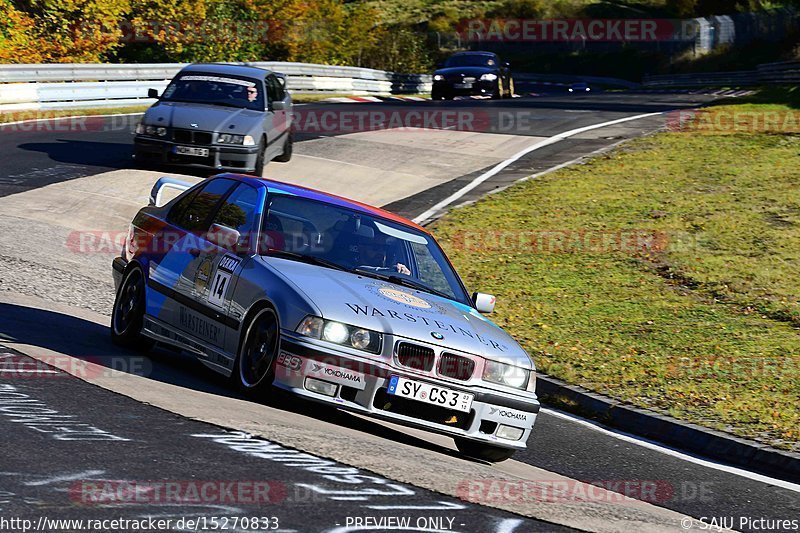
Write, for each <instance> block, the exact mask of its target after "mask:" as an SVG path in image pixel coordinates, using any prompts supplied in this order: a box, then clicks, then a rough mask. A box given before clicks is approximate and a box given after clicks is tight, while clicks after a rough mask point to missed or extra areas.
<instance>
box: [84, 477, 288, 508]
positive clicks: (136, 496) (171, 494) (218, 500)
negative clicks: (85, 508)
mask: <svg viewBox="0 0 800 533" xmlns="http://www.w3.org/2000/svg"><path fill="white" fill-rule="evenodd" d="M69 494H70V499H71V500H72V501H73V502H75V503H77V504H80V505H104V506H105V505H141V504H202V505H210V504H213V505H267V504H277V503H281V502H283V501H285V500H286V486H285V485H284V484H283V483H282V482H280V481H228V480H212V481H200V480H190V481H183V480H180V481H169V480H158V481H111V480H82V481H77V482H75V483H73V485H72V486H71V487H70V491H69Z"/></svg>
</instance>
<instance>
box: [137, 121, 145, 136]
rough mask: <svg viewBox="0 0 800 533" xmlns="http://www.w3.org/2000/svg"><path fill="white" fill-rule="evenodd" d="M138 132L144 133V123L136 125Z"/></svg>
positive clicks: (139, 133) (138, 133)
mask: <svg viewBox="0 0 800 533" xmlns="http://www.w3.org/2000/svg"><path fill="white" fill-rule="evenodd" d="M136 134H137V135H144V124H142V123H141V122H140V123H138V124H137V125H136Z"/></svg>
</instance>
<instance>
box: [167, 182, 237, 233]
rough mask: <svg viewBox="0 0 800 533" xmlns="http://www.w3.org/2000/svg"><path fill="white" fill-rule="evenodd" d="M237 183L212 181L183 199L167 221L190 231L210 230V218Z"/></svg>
mask: <svg viewBox="0 0 800 533" xmlns="http://www.w3.org/2000/svg"><path fill="white" fill-rule="evenodd" d="M235 183H236V182H235V181H233V180H228V179H215V180H211V181H209V182H208V183H206V184H205V185H203V187H202V188H200V189H197V190H196V191H195V192H193V193H191V194H190V195H187V196H186V197H184V198H181V199H180V200H179V201H178V202H177V203H176V204H175V205H174V206H173V207H172V209H170V212H169V214H168V215H167V221H168V222H169V223H170V224H174V225H176V226H178V227H180V228H183V229H185V230H188V231H204V230H206V229H208V226H209V225H210V223H209V220H208V219H209V216H210V215H211V213H212V212H213V211H214V208H215V207H216V206H217V204H218V203H219V201H220V200H221V199H222V197H223V196H225V194H226V193H227V192H228V191H229V190H230V188H231V187H232V186H233V185H234V184H235Z"/></svg>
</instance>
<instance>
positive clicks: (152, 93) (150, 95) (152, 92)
mask: <svg viewBox="0 0 800 533" xmlns="http://www.w3.org/2000/svg"><path fill="white" fill-rule="evenodd" d="M147 97H148V98H158V91H157V90H156V89H147Z"/></svg>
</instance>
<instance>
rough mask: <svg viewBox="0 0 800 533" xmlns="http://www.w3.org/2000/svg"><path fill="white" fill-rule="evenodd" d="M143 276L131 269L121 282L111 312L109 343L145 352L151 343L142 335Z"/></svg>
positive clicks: (136, 268)
mask: <svg viewBox="0 0 800 533" xmlns="http://www.w3.org/2000/svg"><path fill="white" fill-rule="evenodd" d="M144 284H145V279H144V274H143V273H142V269H141V268H139V267H132V268H131V269H130V270H129V271H128V272H127V273H126V274H125V278H124V279H123V280H122V284H121V285H120V287H119V290H118V291H117V296H116V298H115V300H114V308H113V309H112V311H111V342H113V343H114V344H116V345H117V346H124V347H126V348H135V349H140V350H147V349H148V348H150V347H152V345H153V341H152V340H151V339H148V338H147V337H145V336H144V335H142V326H143V325H144V312H145V292H144Z"/></svg>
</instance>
